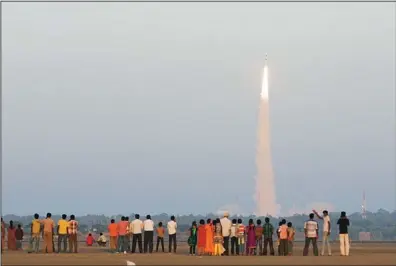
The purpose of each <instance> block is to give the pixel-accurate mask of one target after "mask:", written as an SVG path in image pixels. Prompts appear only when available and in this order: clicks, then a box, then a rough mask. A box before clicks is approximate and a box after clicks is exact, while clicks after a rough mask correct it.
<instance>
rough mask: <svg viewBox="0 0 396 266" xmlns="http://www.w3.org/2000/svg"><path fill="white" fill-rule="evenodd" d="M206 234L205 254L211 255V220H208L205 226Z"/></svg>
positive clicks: (212, 246) (212, 230) (212, 250)
mask: <svg viewBox="0 0 396 266" xmlns="http://www.w3.org/2000/svg"><path fill="white" fill-rule="evenodd" d="M205 232H206V245H205V253H206V254H208V255H213V252H214V242H213V241H214V240H213V239H214V227H213V224H212V220H211V219H208V220H207V221H206V225H205Z"/></svg>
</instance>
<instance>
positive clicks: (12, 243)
mask: <svg viewBox="0 0 396 266" xmlns="http://www.w3.org/2000/svg"><path fill="white" fill-rule="evenodd" d="M15 231H16V228H15V226H14V221H12V220H11V221H10V224H9V226H8V230H7V249H8V250H16V249H17V248H16V238H15Z"/></svg>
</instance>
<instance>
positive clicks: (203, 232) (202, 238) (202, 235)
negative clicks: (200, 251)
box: [198, 224, 206, 248]
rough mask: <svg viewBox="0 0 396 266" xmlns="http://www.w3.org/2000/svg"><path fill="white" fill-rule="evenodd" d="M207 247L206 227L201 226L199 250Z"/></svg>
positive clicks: (199, 230)
mask: <svg viewBox="0 0 396 266" xmlns="http://www.w3.org/2000/svg"><path fill="white" fill-rule="evenodd" d="M205 247H206V230H205V225H203V224H201V225H200V226H199V227H198V248H205Z"/></svg>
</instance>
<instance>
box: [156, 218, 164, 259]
mask: <svg viewBox="0 0 396 266" xmlns="http://www.w3.org/2000/svg"><path fill="white" fill-rule="evenodd" d="M164 235H165V229H164V227H163V226H162V222H159V223H158V227H157V248H156V252H158V248H159V244H160V243H161V248H162V252H165V247H164Z"/></svg>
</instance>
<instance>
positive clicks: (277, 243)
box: [276, 222, 282, 256]
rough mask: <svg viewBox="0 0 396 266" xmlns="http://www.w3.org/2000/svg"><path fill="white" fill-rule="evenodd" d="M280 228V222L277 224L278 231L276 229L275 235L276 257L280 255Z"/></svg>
mask: <svg viewBox="0 0 396 266" xmlns="http://www.w3.org/2000/svg"><path fill="white" fill-rule="evenodd" d="M281 226H282V222H279V224H278V229H276V234H277V236H278V240H276V245H277V246H278V256H280V255H281V246H280V231H279V230H280V227H281Z"/></svg>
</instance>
